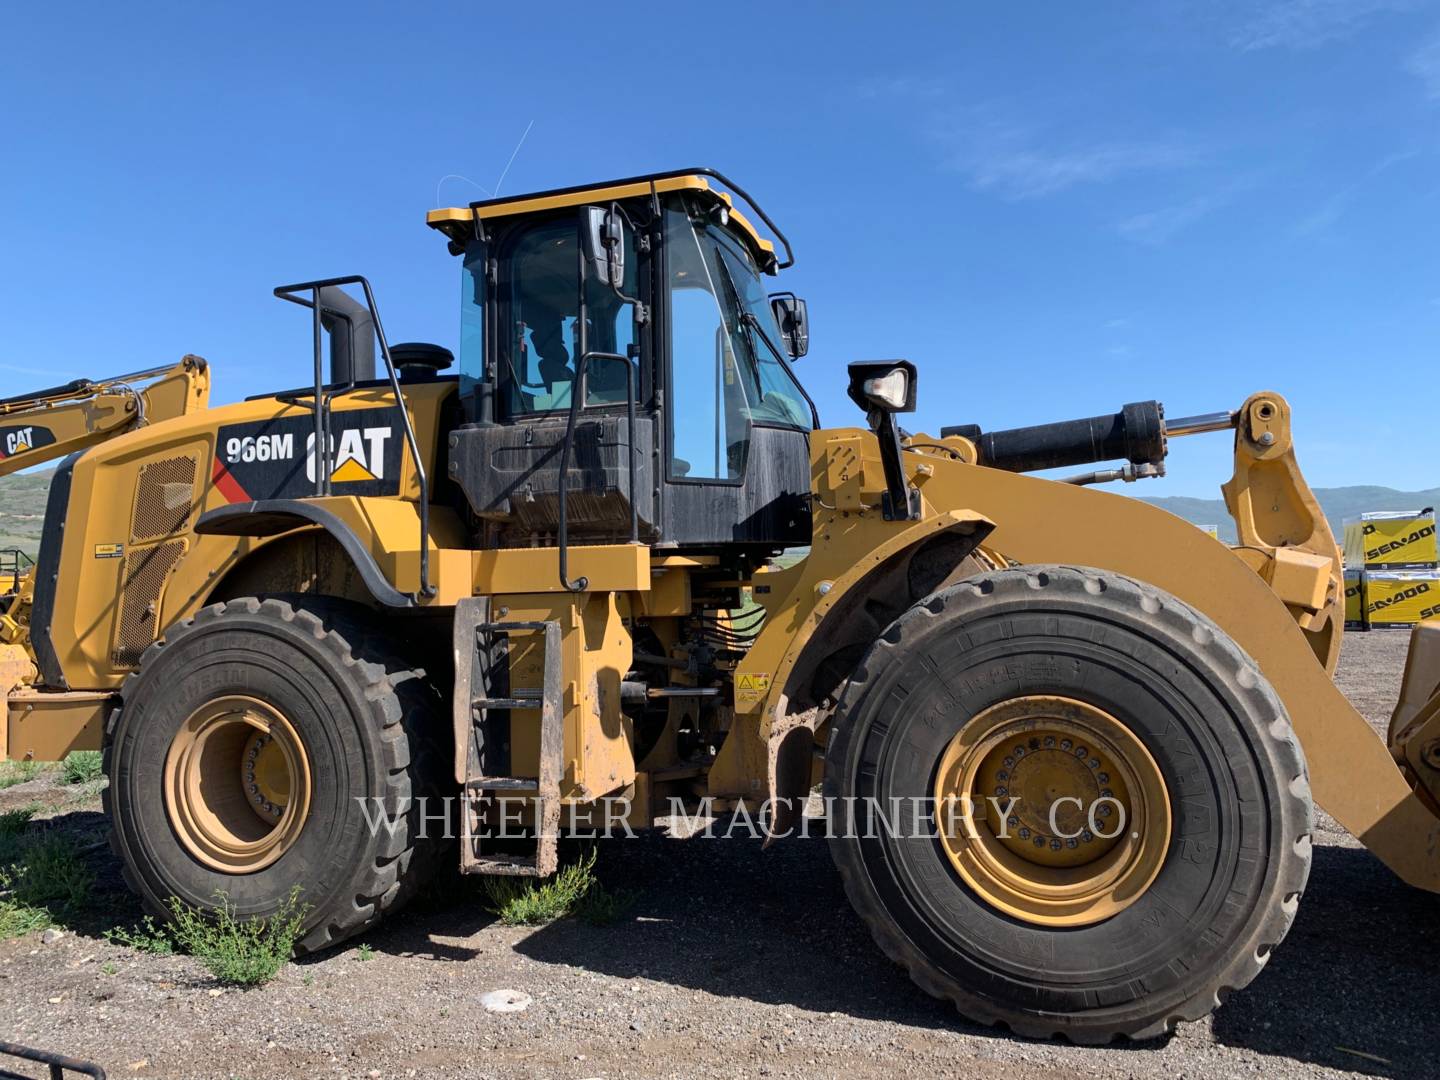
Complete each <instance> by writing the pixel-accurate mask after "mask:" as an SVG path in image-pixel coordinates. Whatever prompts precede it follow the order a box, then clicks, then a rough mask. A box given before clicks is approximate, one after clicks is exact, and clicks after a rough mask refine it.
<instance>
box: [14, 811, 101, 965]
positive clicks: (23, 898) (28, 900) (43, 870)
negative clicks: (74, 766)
mask: <svg viewBox="0 0 1440 1080" xmlns="http://www.w3.org/2000/svg"><path fill="white" fill-rule="evenodd" d="M31 813H33V811H31V810H28V809H27V810H19V811H14V810H12V811H9V812H7V813H6V814H5V815H4V816H3V819H0V855H3V857H4V860H5V861H4V863H3V865H0V938H12V937H19V936H21V935H22V934H28V933H30V932H32V931H34V930H43V929H45V928H46V927H47V926H52V925H54V924H55V923H57V922H59V921H61V920H62V919H64V918H66V917H68V916H70V915H72V914H74V913H75V912H77V911H79V910H80V909H81V908H83V907H85V905H86V904H88V903H89V901H90V889H91V886H92V885H93V884H94V875H93V874H91V872H90V868H89V866H87V865H86V864H85V861H84V860H83V859H82V858H81V856H80V852H79V850H78V849H77V848H76V845H75V842H74V841H73V840H71V839H70V838H69V837H66V836H63V835H61V834H58V833H46V834H41V835H38V836H29V835H27V834H26V831H25V829H26V824H27V822H28V820H29V817H30V815H31Z"/></svg>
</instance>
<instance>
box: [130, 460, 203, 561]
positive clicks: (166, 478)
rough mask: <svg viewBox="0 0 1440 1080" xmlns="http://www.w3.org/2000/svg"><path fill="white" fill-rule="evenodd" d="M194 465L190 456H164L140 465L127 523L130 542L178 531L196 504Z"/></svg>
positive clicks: (138, 541)
mask: <svg viewBox="0 0 1440 1080" xmlns="http://www.w3.org/2000/svg"><path fill="white" fill-rule="evenodd" d="M195 469H196V460H195V458H193V457H173V458H165V459H164V460H163V461H152V462H150V463H149V464H148V465H144V466H141V469H140V479H139V481H138V482H137V483H136V485H135V519H134V521H133V523H132V524H131V527H130V542H131V543H132V544H137V543H140V542H141V541H144V540H155V539H158V538H159V537H162V536H172V535H174V534H175V533H177V532H179V531H180V529H181V527H182V526H183V525H184V524H185V519H186V518H188V517H189V516H190V511H192V510H193V509H194V508H195Z"/></svg>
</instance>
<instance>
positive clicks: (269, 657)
mask: <svg viewBox="0 0 1440 1080" xmlns="http://www.w3.org/2000/svg"><path fill="white" fill-rule="evenodd" d="M372 619H373V617H372V616H370V615H369V613H368V612H365V611H364V610H363V609H358V608H355V607H353V606H351V605H346V604H343V603H342V602H332V601H325V600H323V599H318V600H317V599H301V598H296V599H295V601H294V602H293V603H292V602H288V601H286V600H280V599H266V600H260V599H257V598H255V597H247V598H242V599H238V600H232V601H230V602H228V603H224V604H217V605H214V606H212V607H208V608H205V609H203V610H202V611H200V612H199V613H198V614H197V615H196V616H195V618H194V619H193V620H191V621H189V622H187V623H184V624H181V625H180V626H178V627H175V628H173V629H172V630H171V631H170V633H169V634H168V635H167V637H166V639H165V641H163V642H158V643H156V644H155V645H152V646H151V647H150V649H149V650H147V651H146V653H145V655H144V657H143V658H142V660H141V664H140V668H139V670H138V671H137V672H136V674H135V675H133V676H131V677H130V679H129V680H127V681H126V683H125V686H124V688H123V689H122V705H121V709H120V712H119V716H118V720H117V722H116V724H115V727H114V731H113V732H112V734H111V736H110V738H109V739H108V740H107V745H106V770H107V772H108V775H109V777H110V785H109V787H108V789H107V791H106V807H105V808H106V811H107V813H108V814H109V816H110V821H111V846H112V847H113V848H114V850H115V851H116V853H117V854H118V855H119V856H120V857H121V859H122V862H123V867H124V872H125V879H126V881H127V883H128V884H129V885H130V887H131V888H132V889H133V890H134V891H135V892H137V893H138V894H139V895H140V896H141V898H142V899H143V901H144V902H145V905H146V907H147V908H149V909H150V910H152V911H155V912H157V913H159V914H162V915H164V914H168V911H167V904H168V902H169V900H170V898H171V897H175V898H178V899H179V900H181V901H182V902H183V903H185V904H187V905H189V906H192V907H197V908H202V909H205V908H211V907H213V906H215V905H216V903H217V900H218V898H219V897H222V896H223V898H224V899H225V902H227V903H228V904H229V906H230V907H231V909H232V910H233V911H234V913H235V914H236V915H237V916H239V917H241V918H264V917H267V916H269V915H272V914H274V913H275V912H276V910H277V909H278V908H279V907H280V906H281V905H282V904H283V903H284V902H285V901H286V900H287V898H288V897H290V895H291V893H292V892H293V891H295V890H298V892H299V901H300V903H301V904H302V905H304V907H305V908H306V916H305V921H304V924H303V928H302V936H301V938H300V941H299V942H298V944H297V946H296V952H297V953H304V952H312V951H315V950H317V949H323V948H325V947H327V946H329V945H331V944H334V943H335V942H337V941H340V940H342V939H344V938H347V937H350V936H351V935H353V934H356V933H359V932H360V931H362V930H364V929H366V928H367V927H369V926H371V925H372V924H373V923H375V922H376V921H377V920H378V919H379V918H380V917H381V916H382V915H383V914H385V913H387V912H390V911H394V910H396V909H398V908H399V907H400V906H401V905H402V904H404V903H405V902H406V901H407V900H408V899H409V898H410V897H411V896H412V895H413V894H414V893H415V892H416V890H417V889H418V888H419V886H420V885H421V884H422V883H423V881H424V880H425V879H426V878H427V877H428V875H429V873H430V872H431V870H432V869H433V867H434V864H435V862H436V856H437V855H438V852H439V849H440V846H441V844H442V834H443V833H444V832H445V829H444V827H443V822H437V821H436V820H435V818H436V817H437V816H438V814H437V811H436V809H435V808H434V807H433V806H432V807H431V808H430V809H429V814H430V816H431V818H430V820H429V821H428V822H425V823H423V824H428V825H429V830H430V833H431V835H429V836H425V837H422V836H421V833H422V832H424V831H425V830H424V829H423V828H422V827H421V826H422V822H421V820H420V815H421V809H422V803H421V800H420V797H421V796H433V795H435V794H436V793H438V792H440V791H441V790H442V789H441V784H443V782H444V780H443V777H444V772H445V769H444V762H443V758H442V755H441V754H440V753H439V752H438V749H437V747H438V745H440V744H439V742H438V739H439V736H441V735H442V734H443V732H444V730H445V729H444V726H443V725H444V723H445V717H444V715H443V708H442V706H443V702H442V701H441V699H440V697H439V695H438V694H437V692H436V691H435V688H434V687H433V686H431V685H430V684H429V682H428V681H427V680H426V678H425V673H424V671H422V670H420V669H417V668H414V667H413V666H411V664H410V663H408V662H407V661H404V660H402V659H400V658H399V657H398V656H397V655H396V653H395V652H394V650H393V646H392V644H391V641H390V640H389V639H388V638H387V637H386V636H385V635H384V634H383V633H382V632H380V631H379V630H378V628H377V627H376V626H375V624H374V623H373V621H372ZM432 801H433V800H432ZM367 813H368V817H367ZM372 822H373V823H376V824H378V827H372Z"/></svg>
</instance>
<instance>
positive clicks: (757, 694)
mask: <svg viewBox="0 0 1440 1080" xmlns="http://www.w3.org/2000/svg"><path fill="white" fill-rule="evenodd" d="M769 691H770V673H769V672H768V671H750V672H745V673H743V674H737V675H736V676H735V701H736V702H737V703H743V702H748V703H750V704H754V703H755V702H757V701H759V700H760V699H761V698H763V697H764V696H765V695H766V694H767V693H769Z"/></svg>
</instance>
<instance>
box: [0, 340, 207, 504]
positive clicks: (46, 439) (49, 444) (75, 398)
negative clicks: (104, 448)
mask: <svg viewBox="0 0 1440 1080" xmlns="http://www.w3.org/2000/svg"><path fill="white" fill-rule="evenodd" d="M209 399H210V367H209V365H208V364H207V363H206V362H205V361H204V360H202V359H201V358H200V357H198V356H186V357H185V358H184V359H183V360H181V361H180V362H179V363H177V364H174V365H172V366H170V367H159V368H151V369H150V370H148V371H137V372H134V373H133V374H129V375H117V376H115V377H114V378H110V379H104V380H101V381H99V382H92V381H91V380H89V379H77V380H75V381H74V382H72V383H67V384H66V385H64V386H56V387H52V388H51V389H49V390H41V391H39V392H38V393H33V394H22V395H20V396H18V397H11V398H0V476H8V475H10V474H11V473H13V472H18V471H19V470H21V469H26V468H29V467H30V466H32V465H39V464H41V463H42V462H46V461H53V460H54V459H55V458H60V457H64V456H65V455H66V454H71V453H74V452H75V451H76V450H84V449H86V448H88V447H91V446H94V445H96V444H97V443H101V442H104V441H105V440H106V439H111V438H114V437H115V436H116V435H122V434H124V433H125V432H127V431H131V430H134V429H135V428H139V427H144V426H145V425H146V424H153V423H158V422H159V421H161V420H170V419H172V418H174V417H177V416H184V415H185V414H186V413H191V412H197V411H199V410H201V409H204V408H205V407H206V404H207V403H208V402H209Z"/></svg>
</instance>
